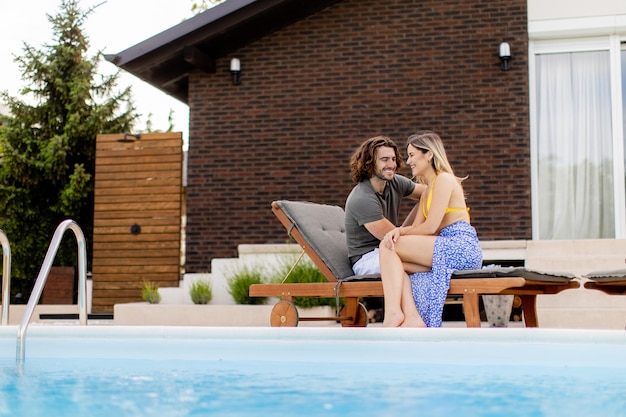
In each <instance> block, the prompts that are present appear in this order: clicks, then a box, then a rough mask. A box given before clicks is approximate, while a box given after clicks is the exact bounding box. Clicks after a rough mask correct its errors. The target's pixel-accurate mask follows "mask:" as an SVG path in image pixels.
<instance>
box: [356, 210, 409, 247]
mask: <svg viewBox="0 0 626 417" xmlns="http://www.w3.org/2000/svg"><path fill="white" fill-rule="evenodd" d="M411 212H413V210H411ZM364 226H365V228H366V229H367V231H368V232H370V233H371V234H372V235H374V236H375V237H376V239H378V240H383V238H384V237H385V235H386V234H387V233H389V232H390V231H392V230H393V229H394V228H395V226H394V225H393V223H391V222H390V221H389V220H387V219H385V218H383V219H380V220H376V221H375V222H369V223H365V225H364Z"/></svg>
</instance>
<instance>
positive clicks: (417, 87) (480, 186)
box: [186, 0, 531, 272]
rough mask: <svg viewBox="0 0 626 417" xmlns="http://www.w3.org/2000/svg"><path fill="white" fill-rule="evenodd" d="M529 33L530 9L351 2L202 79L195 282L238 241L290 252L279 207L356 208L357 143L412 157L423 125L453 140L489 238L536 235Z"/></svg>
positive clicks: (193, 87) (192, 233) (473, 3)
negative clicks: (410, 148) (351, 198)
mask: <svg viewBox="0 0 626 417" xmlns="http://www.w3.org/2000/svg"><path fill="white" fill-rule="evenodd" d="M526 25H527V18H526V0H513V1H484V0H465V1H448V0H425V1H417V0H416V1H407V0H387V1H384V2H382V1H380V0H345V1H341V2H339V3H337V4H335V5H334V6H331V7H329V8H327V9H325V10H323V11H321V12H319V13H317V14H315V15H313V16H310V17H308V18H306V19H303V20H301V21H299V22H297V23H295V24H293V25H290V26H288V27H286V28H283V29H281V30H279V31H278V32H275V33H274V34H272V35H270V36H266V37H264V38H262V39H260V40H258V41H257V42H255V43H252V44H250V45H248V46H246V47H245V48H242V49H240V50H238V51H236V52H235V53H233V54H232V55H231V56H229V57H228V58H225V59H222V60H219V61H218V62H217V73H216V74H212V75H207V74H193V75H192V76H191V77H190V82H189V105H190V148H189V166H188V175H189V177H188V178H189V181H188V189H187V198H188V200H187V203H188V206H187V216H188V217H187V222H188V223H187V254H186V259H187V265H186V270H187V272H201V271H208V270H210V262H211V259H212V258H214V257H231V256H236V255H237V253H236V248H237V245H238V244H242V243H277V242H278V243H282V242H285V241H286V236H287V235H286V232H285V230H284V228H283V227H282V225H281V224H280V223H279V222H278V221H277V220H276V219H275V218H274V216H273V214H272V212H271V210H270V202H271V201H272V200H276V199H291V200H310V201H315V202H323V203H328V204H337V205H341V206H343V205H344V202H345V198H346V196H347V194H348V192H349V191H350V189H351V188H352V186H353V184H352V183H351V180H350V178H349V166H348V161H349V158H350V155H351V153H352V151H353V150H354V149H355V148H356V147H357V146H358V144H359V143H360V142H361V141H362V140H364V139H366V138H368V137H370V136H374V135H379V134H385V135H389V136H391V137H392V138H393V139H394V140H396V142H397V143H398V145H400V147H401V148H402V150H403V154H404V153H405V152H404V150H405V141H406V138H407V136H408V135H410V134H411V133H412V132H414V131H415V130H417V129H432V130H435V131H437V132H438V133H440V135H441V136H442V138H443V139H444V142H445V144H446V149H447V151H448V156H449V159H450V160H451V162H452V165H453V167H454V169H455V172H456V173H457V174H458V175H469V179H468V180H467V181H466V183H465V189H466V192H467V194H468V204H469V206H470V207H471V215H472V222H473V224H474V226H476V228H477V231H478V234H479V237H480V238H481V239H483V240H493V239H530V238H531V209H530V149H529V119H528V81H527V80H528V70H527V52H526V51H527V28H526ZM502 41H507V42H509V43H510V45H511V51H512V54H513V60H512V61H511V63H512V69H511V70H510V71H508V72H505V71H502V70H501V69H500V63H499V58H498V45H499V44H500V42H502ZM234 56H236V57H238V58H239V59H240V60H241V68H242V71H241V78H242V84H241V85H240V86H234V85H232V83H231V75H230V73H229V71H228V68H229V60H230V58H231V57H234ZM404 172H405V173H408V170H405V171H404Z"/></svg>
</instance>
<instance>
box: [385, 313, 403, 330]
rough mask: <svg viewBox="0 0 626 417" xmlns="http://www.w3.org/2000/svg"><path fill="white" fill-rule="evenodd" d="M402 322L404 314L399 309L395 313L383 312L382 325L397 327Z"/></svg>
mask: <svg viewBox="0 0 626 417" xmlns="http://www.w3.org/2000/svg"><path fill="white" fill-rule="evenodd" d="M403 322H404V314H403V313H402V312H401V311H399V312H397V313H395V314H387V313H385V319H384V320H383V327H399V326H400V325H401V324H402V323H403Z"/></svg>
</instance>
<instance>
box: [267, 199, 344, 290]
mask: <svg viewBox="0 0 626 417" xmlns="http://www.w3.org/2000/svg"><path fill="white" fill-rule="evenodd" d="M276 204H277V205H278V206H279V207H280V208H281V210H282V211H283V212H284V213H285V215H286V216H287V217H288V218H289V220H291V221H292V222H293V223H294V224H295V225H296V227H297V228H298V230H299V231H300V233H301V234H302V236H303V237H304V238H305V239H306V240H307V242H308V243H309V245H310V246H311V248H313V250H314V251H315V252H316V253H317V254H318V255H319V257H320V258H322V260H323V261H324V263H325V264H326V266H328V269H330V270H331V272H332V273H333V274H334V275H335V276H336V277H337V279H344V278H347V277H350V276H353V275H354V272H352V265H350V260H349V259H348V246H347V244H346V226H345V221H344V218H345V213H344V211H343V208H341V207H339V206H330V205H326V204H317V203H310V202H303V201H285V200H281V201H276Z"/></svg>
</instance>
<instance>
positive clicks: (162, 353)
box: [0, 326, 626, 417]
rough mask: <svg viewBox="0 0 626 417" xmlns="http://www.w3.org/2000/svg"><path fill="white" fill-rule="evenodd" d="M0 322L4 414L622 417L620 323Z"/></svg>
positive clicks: (624, 343)
mask: <svg viewBox="0 0 626 417" xmlns="http://www.w3.org/2000/svg"><path fill="white" fill-rule="evenodd" d="M16 335H17V328H16V327H9V328H2V329H0V416H4V415H7V416H9V415H10V416H47V417H55V416H70V415H71V416H73V415H83V416H115V417H122V416H206V415H211V416H279V415H288V416H301V415H302V416H414V415H420V416H455V417H457V416H568V417H570V416H626V396H625V393H626V360H624V359H623V357H624V352H625V351H626V350H625V348H626V332H621V331H604V330H598V331H590V330H589V331H587V330H580V331H578V330H563V331H560V330H544V329H380V328H366V329H342V328H290V329H271V328H264V329H262V328H232V329H226V328H191V327H188V328H174V327H169V328H162V327H113V326H110V327H109V326H102V327H95V326H92V327H80V326H63V327H55V326H40V327H38V326H33V327H31V328H30V329H29V330H28V334H27V337H26V360H25V361H24V362H23V363H21V364H19V363H16V358H15V350H16Z"/></svg>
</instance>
